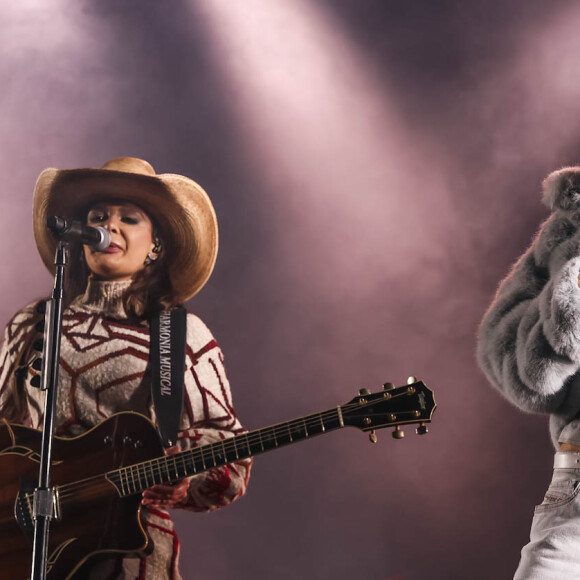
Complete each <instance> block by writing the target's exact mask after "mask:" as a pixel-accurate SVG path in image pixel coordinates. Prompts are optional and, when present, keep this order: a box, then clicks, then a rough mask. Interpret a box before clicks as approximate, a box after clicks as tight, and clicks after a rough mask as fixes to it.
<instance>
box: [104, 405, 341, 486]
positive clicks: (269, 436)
mask: <svg viewBox="0 0 580 580" xmlns="http://www.w3.org/2000/svg"><path fill="white" fill-rule="evenodd" d="M341 427H344V422H343V418H342V409H341V407H336V408H335V409H331V410H329V411H325V412H323V413H315V414H313V415H307V416H306V417H300V418H299V419H293V420H292V421H287V422H286V423H279V424H277V425H272V426H270V427H264V428H263V429H256V430H254V431H248V432H247V433H243V434H241V435H237V436H235V437H230V438H228V439H224V440H222V441H218V442H216V443H211V444H209V445H203V446H202V447H196V448H193V449H188V450H187V451H182V452H180V453H176V454H175V455H169V456H167V457H159V458H157V459H151V460H149V461H145V462H143V463H137V464H135V465H129V466H127V467H121V468H119V469H115V470H113V471H110V472H108V473H107V474H106V477H107V479H109V480H110V481H111V483H113V484H114V485H115V486H116V487H117V489H118V490H119V493H121V495H124V496H126V495H133V494H136V493H141V492H142V491H144V490H145V489H148V488H150V487H151V486H153V485H156V484H160V483H161V484H163V483H169V482H172V481H177V480H179V479H182V478H184V477H190V476H192V475H196V474H198V473H203V472H204V471H207V470H208V469H212V468H214V467H219V466H221V465H225V464H226V463H232V462H234V461H238V460H240V459H246V458H247V457H252V456H254V455H258V454H260V453H265V452H266V451H270V450H272V449H276V448H278V447H282V446H284V445H290V444H292V443H297V442H298V441H302V440H303V439H307V438H309V437H314V436H315V435H321V434H322V433H326V432H328V431H334V430H336V429H340V428H341Z"/></svg>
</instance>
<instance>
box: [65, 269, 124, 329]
mask: <svg viewBox="0 0 580 580" xmlns="http://www.w3.org/2000/svg"><path fill="white" fill-rule="evenodd" d="M131 282H132V280H121V281H119V282H117V281H113V282H112V281H109V280H95V279H94V278H93V277H90V278H89V283H88V284H87V289H86V290H85V293H84V294H82V295H80V296H77V297H76V298H75V299H74V300H73V302H72V305H74V306H76V307H77V308H79V307H80V309H81V310H84V311H85V312H99V313H101V314H104V315H105V316H110V317H113V318H125V319H126V318H127V314H126V313H125V309H124V308H123V295H124V294H125V292H126V291H127V289H128V288H129V286H131Z"/></svg>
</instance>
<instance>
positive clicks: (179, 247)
mask: <svg viewBox="0 0 580 580" xmlns="http://www.w3.org/2000/svg"><path fill="white" fill-rule="evenodd" d="M33 210H34V214H33V215H34V234H35V239H36V244H37V247H38V250H39V253H40V256H41V257H42V259H43V261H44V263H45V265H46V267H47V268H48V269H49V270H50V271H51V272H52V273H53V274H54V254H55V249H56V241H55V240H54V239H53V238H52V236H51V234H50V232H49V231H48V230H47V228H46V220H47V218H48V217H50V216H63V217H65V218H67V219H74V220H83V221H84V222H85V223H86V224H87V225H89V226H94V227H98V226H99V227H103V228H105V229H106V230H108V232H109V234H110V238H111V242H110V245H109V246H108V247H107V248H105V249H104V250H102V251H94V250H91V249H90V248H89V247H88V246H81V245H80V244H76V245H75V244H71V247H70V257H69V265H68V270H67V277H66V282H65V293H66V294H65V297H66V298H65V300H66V302H65V310H64V313H63V328H62V344H61V351H60V366H59V384H58V396H57V409H56V417H55V428H56V435H58V436H59V437H63V438H70V437H76V436H78V435H80V434H82V433H84V432H86V431H88V430H90V429H91V428H93V427H94V426H95V425H97V424H99V423H100V422H102V421H103V420H105V419H107V418H108V417H110V416H111V415H113V414H115V413H118V412H120V411H135V412H137V413H140V414H142V415H144V416H146V417H148V418H149V419H151V420H152V421H153V422H154V423H155V422H156V416H155V409H154V406H153V403H152V396H151V379H150V372H149V340H150V330H149V321H150V320H151V319H152V317H154V316H156V315H158V314H159V313H160V312H161V311H164V310H167V309H171V308H173V307H175V306H178V305H181V304H183V303H184V302H185V301H187V300H188V299H189V298H191V297H192V296H193V295H194V294H196V293H197V292H198V291H199V290H200V289H201V288H202V286H203V285H204V284H205V282H206V281H207V280H208V278H209V276H210V274H211V272H212V270H213V266H214V263H215V259H216V254H217V246H218V233H217V222H216V217H215V212H214V210H213V207H212V204H211V202H210V199H209V197H208V196H207V194H206V193H205V191H204V190H203V189H202V188H201V187H200V186H199V185H198V184H197V183H195V182H194V181H192V180H191V179H188V178H186V177H183V176H180V175H172V174H162V175H157V174H156V173H155V171H154V169H153V167H152V166H151V165H150V164H149V163H147V162H146V161H143V160H141V159H136V158H131V157H121V158H116V159H112V160H111V161H109V162H108V163H106V164H105V165H104V166H103V167H102V168H100V169H73V170H56V169H46V170H45V171H43V172H42V173H41V175H40V177H39V179H38V182H37V184H36V190H35V194H34V208H33ZM45 304H46V302H45V300H40V301H35V302H34V303H32V304H30V305H28V306H26V307H24V308H23V309H22V310H20V311H19V312H17V313H16V315H15V316H14V317H13V318H12V320H11V321H10V322H9V323H8V325H7V328H6V334H5V340H4V343H3V345H2V350H1V352H0V417H2V418H3V419H5V420H7V421H9V422H11V423H18V424H22V425H25V426H27V427H32V428H34V429H42V420H43V408H44V393H43V392H42V391H40V390H39V389H38V388H37V387H38V386H39V383H40V374H41V368H42V362H41V359H40V358H39V357H40V355H41V353H40V351H41V350H42V344H41V342H42V338H43V321H44V311H45ZM185 341H186V344H185V352H186V358H185V376H184V386H183V391H184V401H183V409H182V413H181V418H180V425H179V433H178V440H177V446H175V447H174V448H172V449H170V450H169V453H174V452H175V451H177V450H185V449H188V448H191V447H196V446H200V445H205V444H207V443H212V442H216V441H220V440H223V439H226V438H229V437H231V436H232V435H234V434H237V433H239V432H240V431H241V430H242V427H241V425H240V423H239V421H238V419H237V418H236V414H235V411H234V408H233V406H232V400H231V394H230V387H229V384H228V380H227V377H226V373H225V370H224V366H223V356H222V353H221V351H220V349H219V346H218V344H217V343H216V341H215V339H214V338H213V336H212V335H211V333H210V331H209V330H208V328H207V327H206V326H205V325H204V323H203V322H202V321H201V320H200V319H199V318H197V317H196V316H195V315H193V314H187V330H186V339H185ZM250 464H251V461H250V460H241V461H236V462H234V463H230V464H228V465H226V466H223V467H219V468H214V469H210V470H209V471H206V472H204V473H202V474H199V475H195V476H193V477H190V478H186V479H183V480H181V481H179V482H177V483H176V484H173V485H169V484H168V485H164V484H159V485H155V486H153V487H151V488H150V489H149V490H147V491H145V492H144V493H143V498H142V507H141V516H142V520H143V522H144V526H145V527H146V531H147V533H148V534H149V535H150V537H151V539H152V540H153V545H154V549H153V552H152V553H151V554H150V555H148V556H147V557H141V558H129V557H117V558H114V557H113V558H108V559H104V560H101V559H98V558H89V560H88V562H86V564H84V565H83V567H82V568H81V569H80V570H79V571H78V572H77V574H75V578H98V579H101V578H103V579H104V578H107V579H109V578H110V579H129V578H131V579H139V580H145V579H151V580H162V579H172V580H176V579H179V578H181V576H180V573H179V565H178V559H179V540H178V538H177V536H176V533H175V530H174V528H173V524H172V521H171V519H170V516H169V513H168V511H167V510H168V508H181V509H186V510H190V511H199V512H205V511H210V510H213V509H216V508H218V507H221V506H224V505H227V504H229V503H230V502H232V501H233V500H234V499H236V498H237V497H240V496H241V495H243V493H244V492H245V489H246V484H247V481H248V477H249V471H250Z"/></svg>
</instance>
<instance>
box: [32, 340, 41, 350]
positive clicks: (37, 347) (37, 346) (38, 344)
mask: <svg viewBox="0 0 580 580" xmlns="http://www.w3.org/2000/svg"><path fill="white" fill-rule="evenodd" d="M32 348H33V349H34V350H37V351H39V352H42V350H43V349H44V340H43V339H42V338H37V339H36V340H35V341H34V343H33V344H32Z"/></svg>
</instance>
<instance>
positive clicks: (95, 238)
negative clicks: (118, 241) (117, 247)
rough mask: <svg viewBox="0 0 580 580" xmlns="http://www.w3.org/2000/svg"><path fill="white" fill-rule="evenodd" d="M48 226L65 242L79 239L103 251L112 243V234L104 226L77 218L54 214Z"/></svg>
mask: <svg viewBox="0 0 580 580" xmlns="http://www.w3.org/2000/svg"><path fill="white" fill-rule="evenodd" d="M46 227H47V228H48V229H49V230H50V231H51V233H52V235H53V236H54V237H55V238H56V239H57V240H62V241H64V242H75V241H79V242H81V244H85V245H86V246H89V247H90V248H91V250H94V251H95V252H101V251H103V250H104V249H105V248H108V247H109V246H110V245H111V234H109V232H108V230H106V229H105V228H102V227H100V226H99V227H98V228H93V227H91V226H86V225H85V224H83V223H82V222H79V221H76V220H66V219H65V218H63V217H60V216H52V217H49V218H48V219H47V220H46Z"/></svg>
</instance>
